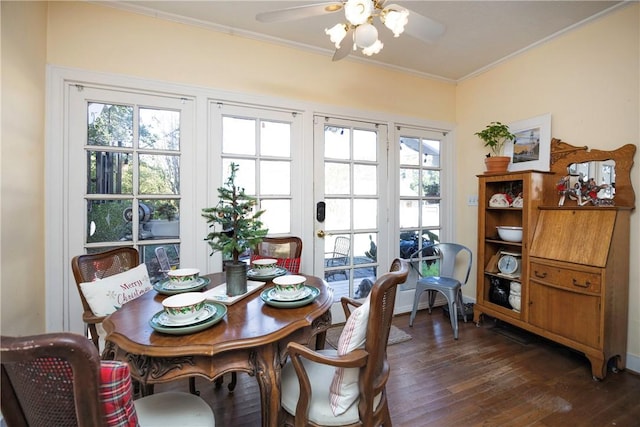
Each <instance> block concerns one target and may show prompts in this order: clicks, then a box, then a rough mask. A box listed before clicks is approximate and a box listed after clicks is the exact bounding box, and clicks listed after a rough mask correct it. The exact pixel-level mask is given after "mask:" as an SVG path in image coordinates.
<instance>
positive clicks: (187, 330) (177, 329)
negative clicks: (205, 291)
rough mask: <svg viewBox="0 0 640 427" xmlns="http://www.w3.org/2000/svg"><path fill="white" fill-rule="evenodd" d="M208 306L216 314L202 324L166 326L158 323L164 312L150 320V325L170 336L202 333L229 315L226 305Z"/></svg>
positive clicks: (214, 303)
mask: <svg viewBox="0 0 640 427" xmlns="http://www.w3.org/2000/svg"><path fill="white" fill-rule="evenodd" d="M206 304H207V306H208V307H209V308H210V309H212V310H214V309H215V311H216V314H215V315H213V316H212V317H210V318H208V319H207V320H203V321H202V322H197V323H194V324H192V325H187V326H164V325H162V324H160V322H159V321H158V318H159V317H160V315H162V314H163V313H164V310H162V311H159V312H157V313H156V314H154V315H153V316H152V317H151V320H149V325H151V327H152V328H153V330H154V331H156V332H162V333H164V334H169V335H186V334H193V333H195V332H200V331H202V330H204V329H207V328H208V327H210V326H213V325H215V324H216V323H218V322H219V321H221V320H222V318H223V317H224V316H225V314H227V306H226V305H224V304H220V303H217V302H207V303H206Z"/></svg>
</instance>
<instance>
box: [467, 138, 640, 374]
mask: <svg viewBox="0 0 640 427" xmlns="http://www.w3.org/2000/svg"><path fill="white" fill-rule="evenodd" d="M635 150H636V148H635V147H634V146H632V145H625V146H623V147H621V148H619V149H618V150H615V151H599V150H593V151H591V152H589V151H587V147H574V146H571V145H569V144H566V143H563V142H561V141H560V140H553V141H552V150H551V151H552V156H551V157H552V162H551V164H550V172H538V171H523V172H521V173H515V172H512V173H505V174H492V175H479V176H478V178H479V182H478V186H479V188H478V249H477V260H478V262H477V268H478V270H477V275H476V277H477V286H476V303H475V304H474V316H473V317H474V321H475V322H476V323H479V322H480V320H481V318H482V316H483V315H487V316H491V317H493V318H495V319H499V320H502V321H504V322H506V323H510V324H512V325H515V326H518V327H520V328H522V329H524V330H527V331H529V332H533V333H535V334H538V335H540V336H542V337H545V338H547V339H550V340H552V341H555V342H557V343H559V344H562V345H565V346H567V347H570V348H572V349H575V350H577V351H580V352H582V353H584V355H585V356H586V358H587V359H588V360H589V362H590V363H591V374H592V376H593V378H594V379H603V378H604V377H605V376H606V374H607V366H612V367H613V366H615V369H617V370H621V369H624V368H625V362H626V353H627V347H626V346H627V328H628V308H629V244H630V235H631V230H630V214H631V210H632V209H633V208H634V201H635V194H634V191H633V188H632V186H631V180H630V169H631V166H632V165H633V156H634V154H635ZM554 153H556V154H557V155H556V156H554V155H553V154H554ZM594 162H612V163H613V164H615V175H616V195H615V204H616V206H577V205H576V204H575V203H573V204H572V203H571V202H567V203H566V206H557V205H556V204H557V203H558V197H559V196H558V192H557V190H556V183H557V182H558V179H559V177H562V176H564V175H566V173H567V168H569V167H570V166H571V165H574V164H581V165H585V166H586V167H592V166H591V163H594ZM594 167H595V166H594ZM596 170H597V168H596ZM514 192H518V194H519V195H521V196H522V200H523V206H522V208H509V207H490V206H489V200H491V198H492V197H493V196H494V195H495V194H497V193H508V194H509V195H510V196H514ZM502 225H511V226H520V227H522V242H506V241H504V240H501V239H499V238H498V237H497V234H496V232H497V231H496V227H498V226H502ZM585 230H586V231H585ZM505 250H506V251H514V252H516V251H517V252H519V253H520V254H521V269H520V271H519V273H520V277H510V276H506V275H504V274H501V273H500V272H499V270H498V269H497V268H496V265H497V259H498V257H499V256H500V252H503V251H505ZM514 282H518V283H519V285H515V286H514ZM518 291H520V292H519V294H518ZM518 296H519V297H520V301H518ZM507 297H509V298H507ZM513 307H516V308H519V309H520V311H515V310H514V309H513ZM610 362H612V363H610Z"/></svg>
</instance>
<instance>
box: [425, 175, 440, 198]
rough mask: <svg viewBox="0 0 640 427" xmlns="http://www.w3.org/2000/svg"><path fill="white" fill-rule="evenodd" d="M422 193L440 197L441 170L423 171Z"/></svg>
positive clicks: (427, 195)
mask: <svg viewBox="0 0 640 427" xmlns="http://www.w3.org/2000/svg"><path fill="white" fill-rule="evenodd" d="M422 194H424V195H425V196H426V197H440V171H438V170H424V171H422Z"/></svg>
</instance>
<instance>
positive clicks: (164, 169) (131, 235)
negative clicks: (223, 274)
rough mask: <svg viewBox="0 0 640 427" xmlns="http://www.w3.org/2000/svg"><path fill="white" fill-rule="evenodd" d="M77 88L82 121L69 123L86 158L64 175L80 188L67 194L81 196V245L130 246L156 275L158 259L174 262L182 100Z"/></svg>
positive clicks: (173, 264) (178, 238) (179, 197)
mask: <svg viewBox="0 0 640 427" xmlns="http://www.w3.org/2000/svg"><path fill="white" fill-rule="evenodd" d="M76 89H77V91H76V93H75V95H76V96H75V97H74V100H75V101H76V102H73V103H72V106H73V107H74V110H73V111H74V114H76V113H79V111H80V109H81V108H82V109H83V110H84V114H79V115H78V116H75V117H82V116H84V117H85V123H84V125H83V126H82V129H83V130H82V131H81V130H80V129H81V127H80V126H81V125H80V122H79V121H74V123H73V125H72V129H71V135H72V138H73V140H72V145H74V146H75V147H77V148H78V150H77V151H74V153H73V156H83V157H84V159H83V160H82V161H80V162H74V163H75V164H77V165H82V166H83V167H82V168H74V169H72V170H71V171H70V180H72V182H76V181H77V182H79V183H81V185H82V186H83V188H84V190H83V191H81V193H80V194H78V193H75V194H72V195H71V197H73V198H74V199H75V198H76V197H78V196H80V199H81V200H82V203H83V204H84V206H83V208H81V211H82V212H84V218H82V219H81V220H80V218H78V221H77V222H76V221H74V223H82V224H84V227H82V229H83V230H84V233H83V234H82V236H81V239H82V245H83V247H84V249H85V251H86V252H98V251H104V250H106V249H109V248H113V247H117V246H133V247H136V248H137V249H138V251H139V252H140V256H141V261H142V262H144V263H145V264H146V265H147V269H148V271H149V276H150V278H151V280H152V281H153V280H157V279H160V278H162V277H163V274H164V273H163V272H164V270H166V269H167V267H166V263H165V264H164V266H163V267H161V266H160V262H161V261H166V258H168V259H169V268H176V267H178V266H179V264H180V245H181V232H180V218H181V215H182V209H181V204H182V203H181V202H182V199H183V197H184V195H183V192H182V189H181V178H182V176H181V163H182V158H183V152H184V148H185V146H188V145H189V144H192V141H188V140H185V135H184V134H183V132H182V128H183V127H184V120H185V117H184V112H183V109H184V107H185V101H184V100H178V99H175V98H163V97H157V96H147V95H142V94H132V93H129V92H120V93H119V92H117V91H110V90H101V89H95V88H85V87H82V90H80V88H78V87H76ZM72 92H73V88H72ZM187 135H188V132H187ZM81 143H82V144H81ZM80 144H81V146H80ZM77 158H78V159H79V157H77ZM72 164H73V163H72ZM77 188H78V190H80V187H77ZM160 248H161V249H160ZM74 253H77V252H76V251H74ZM157 254H163V257H159V256H158V255H157ZM164 255H166V257H164ZM161 258H162V259H161Z"/></svg>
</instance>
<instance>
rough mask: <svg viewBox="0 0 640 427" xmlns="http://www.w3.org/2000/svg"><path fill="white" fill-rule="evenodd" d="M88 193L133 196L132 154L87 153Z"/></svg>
mask: <svg viewBox="0 0 640 427" xmlns="http://www.w3.org/2000/svg"><path fill="white" fill-rule="evenodd" d="M87 193H88V194H133V163H132V157H131V154H129V153H122V152H119V151H87Z"/></svg>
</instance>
